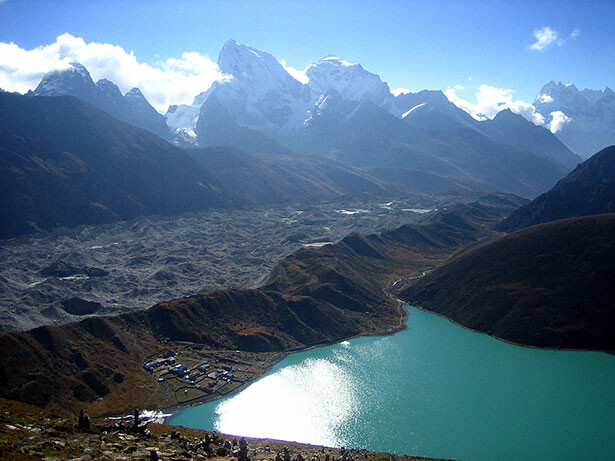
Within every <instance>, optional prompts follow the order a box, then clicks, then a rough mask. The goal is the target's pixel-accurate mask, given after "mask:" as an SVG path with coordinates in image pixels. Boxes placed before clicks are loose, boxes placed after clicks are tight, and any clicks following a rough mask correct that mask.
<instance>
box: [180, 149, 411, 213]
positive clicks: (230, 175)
mask: <svg viewBox="0 0 615 461" xmlns="http://www.w3.org/2000/svg"><path fill="white" fill-rule="evenodd" d="M186 152H188V154H189V155H190V156H191V157H192V158H193V159H194V160H196V162H197V163H199V164H201V165H202V166H203V167H204V168H206V169H207V170H209V171H211V172H212V174H213V175H214V176H215V178H216V179H217V180H218V181H219V182H220V184H221V185H222V186H223V187H224V188H225V190H227V191H229V193H231V194H233V195H234V196H235V197H236V198H237V200H238V201H239V202H241V203H249V204H265V203H281V202H290V203H295V202H310V201H315V200H330V199H334V198H338V197H340V196H342V195H358V194H363V193H371V194H378V195H387V194H401V192H400V191H399V190H398V189H396V188H395V187H394V186H392V185H390V184H387V183H385V182H383V181H380V180H378V179H375V178H373V177H371V176H369V175H368V174H366V173H365V172H363V171H361V170H359V169H357V168H353V167H350V166H348V165H343V164H341V163H338V162H334V161H333V160H328V159H325V158H323V157H318V156H305V157H303V156H302V157H290V156H276V157H255V156H252V155H250V154H248V153H246V152H243V151H241V150H239V149H237V148H234V147H227V146H220V147H212V148H207V149H193V150H187V151H186Z"/></svg>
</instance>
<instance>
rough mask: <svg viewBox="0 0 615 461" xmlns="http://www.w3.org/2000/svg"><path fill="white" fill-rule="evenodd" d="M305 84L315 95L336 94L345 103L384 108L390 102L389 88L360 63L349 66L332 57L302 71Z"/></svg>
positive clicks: (343, 61) (349, 64)
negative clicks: (370, 103)
mask: <svg viewBox="0 0 615 461" xmlns="http://www.w3.org/2000/svg"><path fill="white" fill-rule="evenodd" d="M305 73H306V75H307V77H308V78H309V79H310V80H309V83H308V85H309V86H310V88H311V89H312V90H313V91H314V92H315V93H316V94H327V93H328V92H329V91H330V90H332V89H333V90H335V91H337V92H338V93H339V94H340V96H341V97H342V98H344V99H346V100H349V101H367V100H369V101H372V102H373V103H375V104H376V105H379V106H384V105H387V104H389V103H390V101H391V100H392V99H393V96H392V94H391V89H390V88H389V85H387V84H386V83H385V82H383V81H382V80H381V79H380V77H379V76H378V75H376V74H372V73H371V72H369V71H367V70H365V69H364V68H363V66H361V64H351V63H350V62H348V61H345V60H343V59H341V58H339V57H338V56H335V55H327V56H325V57H324V58H322V59H321V60H320V61H317V62H315V63H312V64H310V65H309V66H308V68H307V69H306V71H305Z"/></svg>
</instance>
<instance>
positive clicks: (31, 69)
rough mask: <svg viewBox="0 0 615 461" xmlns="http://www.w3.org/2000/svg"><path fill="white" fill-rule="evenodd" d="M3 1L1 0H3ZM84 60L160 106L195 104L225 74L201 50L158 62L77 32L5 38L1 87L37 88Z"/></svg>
mask: <svg viewBox="0 0 615 461" xmlns="http://www.w3.org/2000/svg"><path fill="white" fill-rule="evenodd" d="M0 1H1V0H0ZM73 61H75V62H80V63H81V64H83V65H84V66H85V67H86V68H87V69H88V70H89V71H90V74H91V75H92V78H93V79H94V80H95V81H96V80H99V79H101V78H106V79H108V80H111V81H112V82H114V83H115V84H116V85H117V86H118V87H119V88H120V90H121V91H122V92H126V91H128V90H130V89H131V88H133V87H138V88H140V89H141V91H142V92H143V94H144V95H145V97H146V98H147V99H148V101H149V102H150V103H151V104H152V106H154V107H155V108H156V109H157V110H159V111H161V112H165V111H166V109H167V107H168V106H169V105H170V104H190V103H192V100H193V99H194V97H195V96H196V95H197V94H199V93H201V92H202V91H205V90H206V89H207V88H209V87H210V86H211V84H212V83H213V82H214V81H216V80H220V79H224V78H225V77H224V76H223V75H222V74H221V73H220V69H219V68H218V65H217V64H216V63H214V62H213V61H211V60H210V59H209V58H208V57H207V56H203V55H201V54H199V53H197V52H195V51H190V52H185V53H183V54H182V56H181V57H180V58H169V59H167V60H166V61H162V62H160V63H159V64H158V66H156V67H154V66H151V65H149V64H146V63H143V62H139V60H138V59H137V57H136V56H135V55H134V53H133V52H132V51H131V52H126V51H125V50H124V49H123V48H121V47H119V46H116V45H111V44H109V43H96V42H90V43H86V42H85V40H83V39H82V38H80V37H74V36H72V35H71V34H63V35H60V36H59V37H58V38H57V39H56V41H55V43H51V44H49V45H45V46H40V47H38V48H34V49H32V50H25V49H23V48H21V47H19V46H18V45H16V44H14V43H0V88H3V89H4V90H7V91H18V92H20V93H24V92H26V91H28V90H30V89H34V88H35V87H36V85H38V83H39V81H40V80H41V78H42V77H43V76H44V75H45V73H47V72H49V71H52V70H57V69H64V68H67V67H68V65H69V63H70V62H73Z"/></svg>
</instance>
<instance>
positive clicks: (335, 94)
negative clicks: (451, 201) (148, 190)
mask: <svg viewBox="0 0 615 461" xmlns="http://www.w3.org/2000/svg"><path fill="white" fill-rule="evenodd" d="M218 62H219V65H220V68H221V70H222V71H223V72H225V73H228V74H230V76H231V77H230V78H229V79H227V80H224V81H221V82H216V83H215V84H214V85H212V87H211V88H210V89H208V90H207V91H206V92H204V93H202V94H200V95H199V96H197V97H196V98H195V102H194V104H193V105H192V106H182V107H173V108H171V110H170V111H169V113H168V114H167V120H168V121H169V124H170V125H171V126H174V127H176V128H177V129H178V133H183V135H184V138H190V137H192V139H193V140H195V141H196V144H198V145H200V146H215V145H219V144H223V145H234V146H237V147H240V148H242V149H244V150H246V151H248V152H251V153H257V154H267V153H290V152H294V153H297V154H317V155H320V156H323V157H328V158H331V159H334V160H337V161H340V162H342V163H346V164H348V165H352V166H356V167H360V168H369V169H370V170H371V171H380V172H384V174H385V175H386V176H387V179H388V180H390V179H393V178H399V181H400V182H401V184H402V185H404V186H403V187H402V189H405V190H407V191H410V190H416V187H414V186H413V185H412V184H410V182H409V180H407V179H406V178H404V177H401V178H400V177H399V174H395V175H391V174H390V170H388V171H385V170H386V169H390V168H391V167H398V168H403V169H404V170H405V171H408V173H409V174H410V176H411V177H414V178H421V180H423V182H424V179H425V178H427V177H433V178H434V179H435V180H436V181H435V183H436V184H438V185H440V186H441V187H452V188H453V189H456V190H463V189H470V190H482V191H495V190H503V191H507V192H514V193H519V194H521V195H524V196H527V197H534V196H536V195H538V194H539V193H541V192H543V191H545V190H547V189H548V188H549V187H550V186H551V185H552V184H554V183H555V181H557V179H559V178H561V177H562V176H563V175H565V174H566V172H567V171H569V170H570V169H572V168H574V167H575V166H576V165H577V164H578V163H579V162H580V161H581V159H580V158H579V157H577V156H575V155H574V154H572V153H571V152H570V151H569V150H568V149H567V147H566V146H565V145H564V144H562V143H561V142H560V141H559V140H558V139H557V138H555V137H554V136H553V134H552V133H550V132H549V131H548V130H546V129H544V128H541V127H536V126H534V125H533V124H532V123H531V122H529V121H527V120H525V119H524V118H522V117H521V116H518V115H515V114H512V113H510V114H503V115H500V116H499V117H498V119H497V120H492V121H488V122H479V121H477V120H475V119H473V118H472V117H471V116H470V115H469V114H467V113H466V112H464V111H463V110H461V109H459V108H457V107H456V106H455V105H454V104H452V103H451V102H450V101H449V100H448V99H447V98H446V96H445V95H444V94H443V93H442V92H441V91H421V92H419V93H406V94H400V95H398V96H394V95H393V94H392V93H391V90H390V88H389V86H388V85H387V84H386V83H385V82H383V81H382V80H381V79H380V77H379V76H377V75H376V74H373V73H370V72H369V71H367V70H365V69H364V68H363V67H362V66H361V65H359V64H350V63H348V62H346V61H344V60H342V59H340V58H338V57H335V56H328V57H325V58H323V59H322V60H320V61H318V62H316V63H313V64H311V65H310V66H308V68H307V69H306V71H305V74H306V77H307V78H308V79H309V81H308V83H302V82H300V81H298V80H296V79H294V78H293V77H292V76H291V75H290V74H289V73H288V72H287V71H286V69H285V68H284V67H283V66H282V64H280V63H279V62H278V61H277V59H276V58H275V57H273V56H272V55H271V54H269V53H265V52H263V51H260V50H256V49H254V48H251V47H248V46H245V45H241V44H238V43H237V42H235V41H232V40H231V41H229V42H227V43H226V44H225V45H224V47H223V49H222V51H221V52H220V56H219V58H218ZM180 122H181V123H188V125H187V126H185V127H183V128H182V127H181V126H180ZM463 130H466V131H465V132H464V131H463ZM471 131H473V132H475V133H477V134H479V135H480V136H478V137H477V136H476V135H472V134H470V133H469V132H471ZM451 133H455V135H454V136H451ZM460 133H462V134H460ZM460 136H461V138H463V146H462V147H461V148H460V147H459V146H458V145H456V144H454V142H457V141H458V140H459V137H460ZM469 138H472V139H469ZM481 142H482V143H483V144H484V146H489V149H491V150H492V151H493V154H492V155H491V156H492V157H494V158H498V159H499V160H502V159H504V161H503V162H502V161H498V162H496V163H494V164H493V166H494V168H496V170H497V171H498V172H497V173H496V174H494V175H493V177H488V175H487V176H485V174H484V168H483V167H482V166H481V163H482V164H485V162H487V163H489V160H488V159H487V157H488V156H489V152H486V149H484V148H482V147H480V146H479V144H481ZM399 144H402V145H403V146H405V147H404V148H403V149H400V148H398V145H399ZM470 144H471V145H472V147H471V148H470V150H471V151H472V152H473V153H472V155H470V156H468V146H469V145H470ZM284 148H286V152H284ZM392 149H393V150H395V155H394V159H392V158H391V154H390V151H391V150H392ZM444 151H447V152H446V155H445V156H446V159H445V158H443V155H444ZM402 152H406V154H405V155H404V154H402ZM417 152H419V153H420V154H419V157H421V159H423V160H424V159H425V155H427V156H428V157H429V160H428V161H421V160H420V159H418V163H417V154H416V153H417ZM479 152H481V153H479ZM456 154H458V155H456ZM472 156H473V157H475V158H477V161H478V158H480V161H478V163H477V164H472V163H471V162H469V161H468V159H469V158H470V157H472ZM485 156H487V157H485ZM451 159H453V162H452V165H453V166H452V168H451ZM545 160H546V162H545ZM528 162H529V163H528ZM491 163H493V162H491ZM538 164H540V166H537V165H538ZM503 165H506V167H504V166H503ZM511 167H512V168H511ZM505 170H508V171H505ZM524 171H525V172H526V173H523V172H524ZM536 171H538V172H540V174H539V175H536V174H534V172H536ZM512 176H514V177H515V178H514V179H512ZM498 177H500V178H503V179H502V180H500V179H498ZM438 178H442V180H437V179H438ZM383 179H384V176H383Z"/></svg>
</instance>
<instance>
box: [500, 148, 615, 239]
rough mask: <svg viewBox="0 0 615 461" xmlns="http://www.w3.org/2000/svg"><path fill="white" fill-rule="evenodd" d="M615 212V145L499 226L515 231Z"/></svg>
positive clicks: (578, 168) (601, 152)
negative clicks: (563, 220)
mask: <svg viewBox="0 0 615 461" xmlns="http://www.w3.org/2000/svg"><path fill="white" fill-rule="evenodd" d="M613 212H615V146H611V147H607V148H606V149H603V150H601V151H600V152H598V153H597V154H595V155H594V156H593V157H590V158H589V159H587V160H586V161H585V162H583V163H582V164H580V165H579V166H577V168H575V169H574V171H572V172H571V173H570V174H569V175H568V176H566V177H565V178H564V179H562V180H561V181H559V182H558V183H557V184H556V185H555V186H554V187H553V188H552V189H551V190H550V191H549V192H547V193H545V194H542V195H541V196H540V197H538V198H536V199H535V200H534V201H533V202H531V203H528V204H527V205H525V206H524V207H522V208H520V209H518V210H517V211H515V212H514V213H513V214H512V215H510V216H509V217H508V218H506V220H504V221H503V222H502V224H501V225H500V226H499V228H500V230H503V231H507V232H511V231H514V230H517V229H521V228H523V227H528V226H531V225H533V224H538V223H542V222H548V221H554V220H556V219H562V218H572V217H574V216H587V215H592V214H599V213H613Z"/></svg>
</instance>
